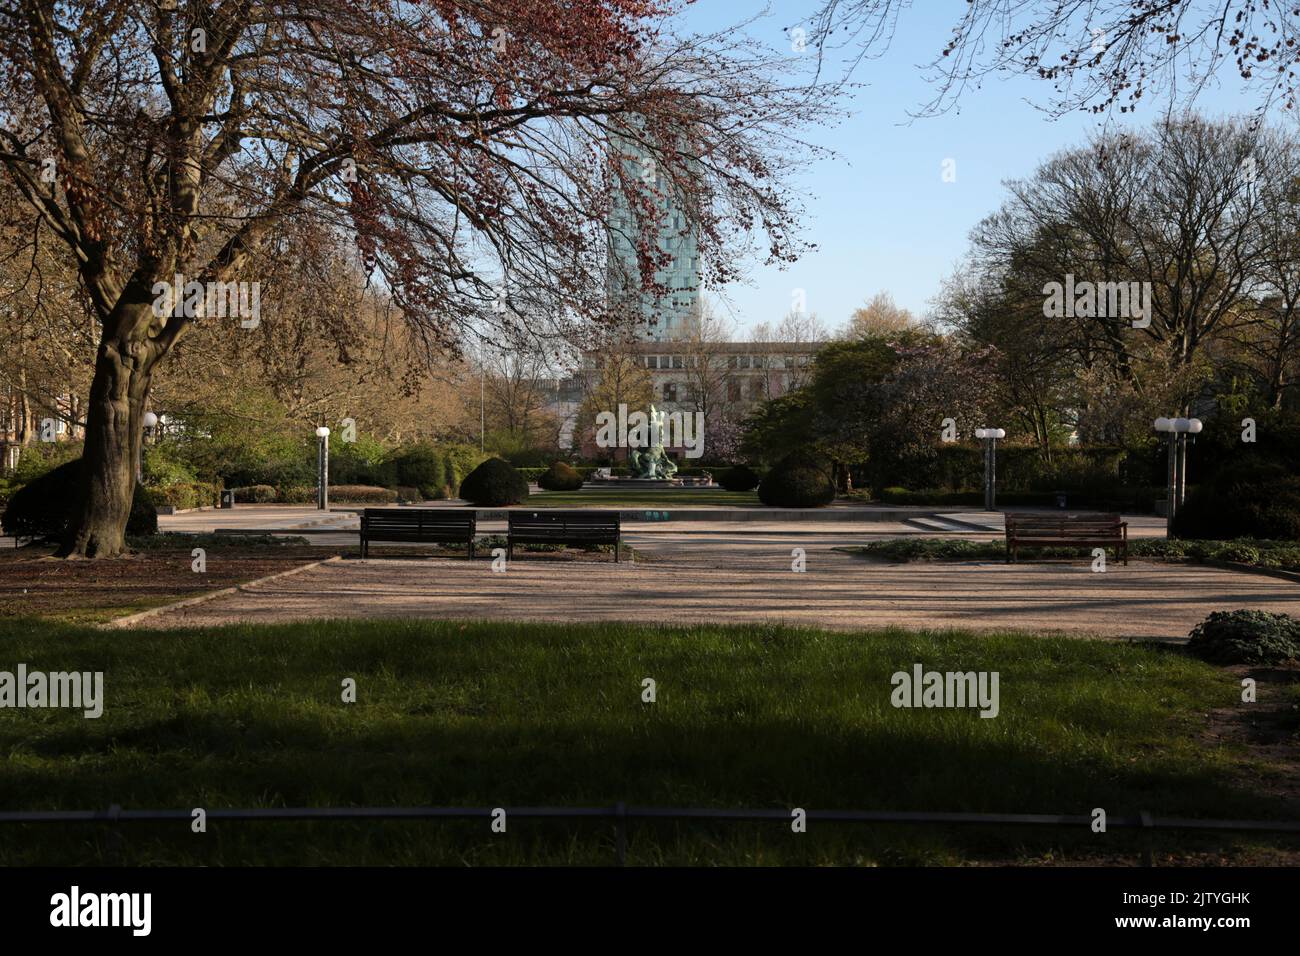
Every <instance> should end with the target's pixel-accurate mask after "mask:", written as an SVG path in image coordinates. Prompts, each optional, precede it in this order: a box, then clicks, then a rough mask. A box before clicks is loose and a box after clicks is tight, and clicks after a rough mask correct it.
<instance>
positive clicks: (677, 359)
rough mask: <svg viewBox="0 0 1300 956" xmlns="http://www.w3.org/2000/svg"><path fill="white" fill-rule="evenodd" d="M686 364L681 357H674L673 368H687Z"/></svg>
mask: <svg viewBox="0 0 1300 956" xmlns="http://www.w3.org/2000/svg"><path fill="white" fill-rule="evenodd" d="M685 367H686V362H685V360H684V359H683V358H682V357H681V356H680V355H674V356H673V368H685Z"/></svg>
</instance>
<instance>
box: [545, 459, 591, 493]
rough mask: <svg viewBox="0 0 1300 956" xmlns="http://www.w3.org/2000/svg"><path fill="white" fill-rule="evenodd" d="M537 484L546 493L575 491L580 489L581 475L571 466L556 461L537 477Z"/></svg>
mask: <svg viewBox="0 0 1300 956" xmlns="http://www.w3.org/2000/svg"><path fill="white" fill-rule="evenodd" d="M537 484H538V487H540V488H542V489H544V490H546V491H577V490H578V489H579V488H581V487H582V475H580V474H578V472H577V470H576V469H574V468H573V466H572V465H568V464H566V463H564V462H562V461H557V462H554V463H553V464H552V465H551V467H550V468H547V469H546V470H545V471H544V472H542V473H541V474H540V475H538V476H537Z"/></svg>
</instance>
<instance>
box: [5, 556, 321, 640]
mask: <svg viewBox="0 0 1300 956" xmlns="http://www.w3.org/2000/svg"><path fill="white" fill-rule="evenodd" d="M205 550H206V552H207V553H206V570H204V571H203V572H202V573H200V572H197V571H195V570H194V569H193V567H192V564H193V561H194V558H193V557H192V555H191V548H190V547H189V546H188V545H181V546H177V547H176V548H167V549H163V550H156V551H154V550H151V551H138V552H135V553H133V554H130V555H127V556H125V557H122V558H115V559H112V560H107V561H83V560H70V561H68V560H61V559H59V558H55V557H53V554H54V548H53V547H25V548H18V549H14V550H5V551H0V616H4V617H23V616H39V617H59V618H62V619H64V620H70V621H77V622H94V621H103V620H108V619H110V618H114V617H119V616H122V615H125V614H130V613H133V612H135V611H141V610H145V609H147V608H151V607H157V606H159V605H163V604H170V603H172V602H174V601H179V600H181V599H183V598H188V597H194V596H196V595H200V594H203V593H204V592H207V591H218V590H221V589H222V588H228V587H232V586H233V585H236V584H243V583H245V582H248V581H254V580H257V579H259V578H264V577H267V576H268V575H272V574H277V573H279V572H281V571H288V570H290V569H291V568H295V567H300V566H302V565H304V564H310V563H312V562H314V561H321V560H324V559H326V558H328V557H330V556H331V552H329V551H326V550H323V549H321V548H313V547H307V546H284V547H274V548H268V547H246V546H241V545H240V544H238V543H237V542H232V543H231V544H230V545H229V546H227V545H221V546H209V547H207V548H206V549H205Z"/></svg>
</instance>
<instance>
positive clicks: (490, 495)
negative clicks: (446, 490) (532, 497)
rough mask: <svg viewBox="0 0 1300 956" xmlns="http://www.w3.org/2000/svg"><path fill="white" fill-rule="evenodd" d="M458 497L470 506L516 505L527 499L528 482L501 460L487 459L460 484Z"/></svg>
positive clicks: (511, 466)
mask: <svg viewBox="0 0 1300 956" xmlns="http://www.w3.org/2000/svg"><path fill="white" fill-rule="evenodd" d="M460 496H461V497H462V498H464V499H465V500H466V501H468V502H470V504H475V505H484V506H487V507H491V508H498V507H500V506H502V505H517V504H519V502H521V501H523V500H524V499H525V498H527V497H528V482H527V481H525V480H524V476H523V475H521V474H519V472H517V471H515V469H514V466H513V465H511V464H510V463H509V462H508V461H505V460H503V459H501V458H489V459H488V460H487V461H485V462H483V464H481V465H479V466H478V467H477V468H475V469H474V470H473V471H471V472H470V473H469V474H468V475H466V476H465V480H464V481H462V482H461V483H460Z"/></svg>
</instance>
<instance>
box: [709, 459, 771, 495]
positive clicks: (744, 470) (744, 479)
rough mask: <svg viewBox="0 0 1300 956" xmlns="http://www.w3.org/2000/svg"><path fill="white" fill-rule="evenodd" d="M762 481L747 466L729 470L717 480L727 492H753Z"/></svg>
mask: <svg viewBox="0 0 1300 956" xmlns="http://www.w3.org/2000/svg"><path fill="white" fill-rule="evenodd" d="M761 480H762V479H761V478H759V476H758V475H757V474H755V473H754V472H753V470H751V469H750V468H749V467H748V466H747V465H736V466H734V467H732V468H728V469H727V470H726V471H724V472H723V473H722V474H721V475H719V476H718V478H717V482H718V484H719V485H721V486H722V487H723V488H724V489H725V490H727V491H752V490H754V489H755V488H757V487H758V485H759V482H760V481H761Z"/></svg>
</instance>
